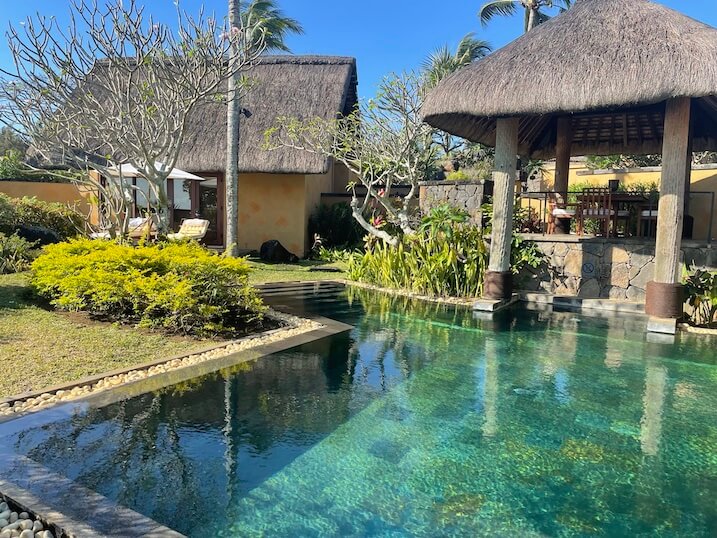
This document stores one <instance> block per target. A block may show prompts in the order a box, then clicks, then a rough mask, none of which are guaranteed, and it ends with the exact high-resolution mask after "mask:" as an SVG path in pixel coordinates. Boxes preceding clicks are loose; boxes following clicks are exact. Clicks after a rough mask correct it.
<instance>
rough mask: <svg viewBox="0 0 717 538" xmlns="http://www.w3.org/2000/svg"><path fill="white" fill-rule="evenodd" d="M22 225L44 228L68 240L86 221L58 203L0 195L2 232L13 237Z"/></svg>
mask: <svg viewBox="0 0 717 538" xmlns="http://www.w3.org/2000/svg"><path fill="white" fill-rule="evenodd" d="M21 226H29V227H34V228H45V229H47V230H50V231H52V232H54V233H55V234H57V235H58V236H60V238H62V239H68V238H70V237H75V236H76V235H77V232H78V230H80V229H82V226H83V218H82V216H81V215H80V214H79V213H78V212H77V211H75V210H73V209H72V208H70V207H67V206H66V205H64V204H61V203H59V202H44V201H42V200H38V199H37V198H34V197H33V198H30V197H27V196H26V197H24V198H11V197H9V196H7V195H6V194H1V193H0V232H2V233H5V234H13V233H15V232H16V231H17V230H18V228H19V227H21Z"/></svg>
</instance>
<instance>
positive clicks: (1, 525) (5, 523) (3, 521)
mask: <svg viewBox="0 0 717 538" xmlns="http://www.w3.org/2000/svg"><path fill="white" fill-rule="evenodd" d="M9 524H10V522H9V521H8V520H7V519H0V529H4V528H5V527H7V526H8V525H9Z"/></svg>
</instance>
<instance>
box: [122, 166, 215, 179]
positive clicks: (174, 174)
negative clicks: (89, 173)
mask: <svg viewBox="0 0 717 538" xmlns="http://www.w3.org/2000/svg"><path fill="white" fill-rule="evenodd" d="M154 166H155V167H156V168H157V169H158V170H159V169H162V168H164V165H163V164H162V163H160V162H156V163H154ZM110 173H111V174H112V175H113V176H119V175H120V173H121V174H122V175H123V176H125V177H144V175H143V174H142V172H141V171H139V170H137V168H135V167H134V166H132V165H131V164H129V163H125V164H122V165H120V167H119V168H118V167H116V166H113V167H112V168H110ZM167 179H181V180H188V181H206V179H205V178H203V177H199V176H195V175H194V174H190V173H189V172H185V171H184V170H180V169H179V168H173V169H172V171H171V172H170V173H169V175H168V176H167Z"/></svg>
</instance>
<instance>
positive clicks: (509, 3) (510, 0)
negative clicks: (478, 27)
mask: <svg viewBox="0 0 717 538" xmlns="http://www.w3.org/2000/svg"><path fill="white" fill-rule="evenodd" d="M519 3H520V2H518V1H515V0H493V1H492V2H488V3H487V4H485V5H483V7H481V8H480V11H479V12H478V18H479V19H480V22H481V24H482V25H483V26H485V25H487V24H488V23H489V22H490V21H491V20H493V18H494V17H496V16H503V17H508V16H511V15H515V13H516V11H517V9H518V4H519Z"/></svg>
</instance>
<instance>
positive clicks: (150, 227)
mask: <svg viewBox="0 0 717 538" xmlns="http://www.w3.org/2000/svg"><path fill="white" fill-rule="evenodd" d="M156 236H157V227H156V225H155V223H154V219H152V218H151V217H134V218H131V219H129V222H128V224H127V237H129V238H130V239H133V240H135V241H138V240H140V239H142V238H144V237H156Z"/></svg>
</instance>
